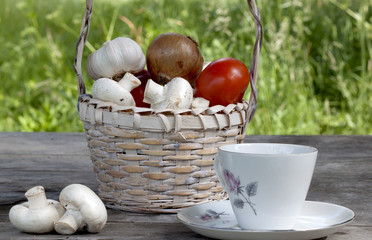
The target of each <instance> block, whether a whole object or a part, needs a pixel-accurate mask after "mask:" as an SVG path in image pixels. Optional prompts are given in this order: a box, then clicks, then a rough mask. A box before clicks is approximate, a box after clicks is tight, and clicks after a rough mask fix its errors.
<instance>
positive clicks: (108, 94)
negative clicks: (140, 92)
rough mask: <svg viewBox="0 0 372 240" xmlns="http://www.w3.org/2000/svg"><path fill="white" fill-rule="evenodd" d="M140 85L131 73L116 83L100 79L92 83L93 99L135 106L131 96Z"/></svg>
mask: <svg viewBox="0 0 372 240" xmlns="http://www.w3.org/2000/svg"><path fill="white" fill-rule="evenodd" d="M139 85H141V81H140V80H139V79H138V78H137V77H135V76H134V75H133V74H131V73H126V74H125V75H124V77H123V78H122V79H121V80H120V81H119V82H116V81H115V80H112V79H108V78H100V79H98V80H96V81H95V82H94V83H93V86H92V95H93V98H96V99H100V100H102V101H107V102H113V103H116V104H118V105H122V106H136V103H135V101H134V99H133V96H132V94H131V93H130V92H131V91H132V90H133V89H134V88H136V87H138V86H139Z"/></svg>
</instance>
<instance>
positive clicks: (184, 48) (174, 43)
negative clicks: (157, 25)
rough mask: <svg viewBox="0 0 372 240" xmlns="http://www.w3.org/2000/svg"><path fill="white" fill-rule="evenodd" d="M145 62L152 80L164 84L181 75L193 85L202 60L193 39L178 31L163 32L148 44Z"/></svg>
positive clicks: (201, 66)
mask: <svg viewBox="0 0 372 240" xmlns="http://www.w3.org/2000/svg"><path fill="white" fill-rule="evenodd" d="M146 62H147V70H148V71H149V72H150V74H151V76H152V77H153V80H154V81H156V82H158V83H160V84H163V85H164V84H166V83H167V82H169V81H170V80H172V79H173V78H175V77H182V78H184V79H186V80H187V81H189V82H190V84H191V85H192V86H194V85H195V82H196V79H197V77H198V76H199V74H200V72H201V71H202V69H203V62H204V60H203V57H202V55H201V53H200V51H199V48H198V43H197V42H196V41H195V40H194V39H192V38H191V37H189V36H184V35H182V34H179V33H164V34H161V35H159V36H158V37H156V38H155V39H154V40H153V41H152V42H151V44H150V45H149V47H148V49H147V53H146Z"/></svg>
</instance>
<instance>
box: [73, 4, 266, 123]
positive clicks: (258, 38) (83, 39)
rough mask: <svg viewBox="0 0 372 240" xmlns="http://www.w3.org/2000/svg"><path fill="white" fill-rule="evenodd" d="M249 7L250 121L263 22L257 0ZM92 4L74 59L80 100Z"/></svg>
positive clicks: (83, 91) (85, 16)
mask: <svg viewBox="0 0 372 240" xmlns="http://www.w3.org/2000/svg"><path fill="white" fill-rule="evenodd" d="M247 3H248V6H249V9H250V11H251V13H252V15H253V18H254V22H255V29H256V41H255V44H254V50H253V59H252V64H251V69H250V75H251V76H250V77H251V84H250V86H251V96H250V99H249V112H248V122H249V121H250V120H251V119H252V117H253V115H254V113H255V111H256V107H257V87H256V86H257V75H258V62H259V55H260V51H261V47H262V37H263V33H262V24H261V20H260V11H259V9H258V7H257V5H256V2H255V0H247ZM92 4H93V0H86V7H85V12H84V18H83V23H82V25H81V29H80V36H79V39H78V42H77V45H76V55H75V59H74V70H75V73H76V76H77V87H78V92H79V100H80V98H81V97H82V96H84V95H86V89H85V85H84V80H83V74H82V71H81V61H82V57H83V50H84V46H85V42H86V41H87V37H88V33H89V26H90V18H91V15H92V7H93V6H92Z"/></svg>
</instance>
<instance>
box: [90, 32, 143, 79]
mask: <svg viewBox="0 0 372 240" xmlns="http://www.w3.org/2000/svg"><path fill="white" fill-rule="evenodd" d="M145 64H146V58H145V55H144V54H143V52H142V49H141V47H140V46H139V45H138V44H137V43H136V42H135V41H133V40H132V39H130V38H126V37H118V38H115V39H114V40H111V41H107V42H105V43H104V44H103V45H102V47H101V48H100V49H98V50H97V51H95V52H93V53H91V54H90V55H89V56H88V59H87V72H88V75H89V76H90V77H91V78H92V79H94V80H97V79H99V78H111V79H114V78H117V77H118V76H120V75H123V74H125V73H126V72H130V73H136V72H140V71H142V70H143V69H144V67H145Z"/></svg>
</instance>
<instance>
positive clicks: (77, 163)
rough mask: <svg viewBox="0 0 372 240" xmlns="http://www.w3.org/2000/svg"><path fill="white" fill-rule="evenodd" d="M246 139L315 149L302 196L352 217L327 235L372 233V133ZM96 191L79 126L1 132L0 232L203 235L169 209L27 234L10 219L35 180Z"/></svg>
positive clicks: (341, 237) (17, 235) (340, 238)
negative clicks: (77, 229) (95, 225)
mask: <svg viewBox="0 0 372 240" xmlns="http://www.w3.org/2000/svg"><path fill="white" fill-rule="evenodd" d="M246 142H278V143H295V144H305V145H311V146H314V147H316V148H318V150H319V156H318V161H317V164H316V168H315V173H314V177H313V181H312V184H311V187H310V191H309V194H308V197H307V199H308V200H314V201H323V202H329V203H335V204H339V205H342V206H345V207H348V208H350V209H352V210H353V211H354V212H355V214H356V217H355V219H354V220H353V221H352V222H351V223H349V224H348V225H347V226H345V227H344V228H342V229H341V231H339V232H337V233H335V234H333V235H331V236H329V237H328V238H327V239H329V240H336V239H337V240H346V239H347V240H353V239H355V240H367V239H368V240H370V239H372V136H247V137H246ZM71 183H81V184H85V185H87V186H88V187H90V188H91V189H93V190H96V186H95V175H94V173H93V171H92V165H91V161H90V158H89V152H88V148H87V143H86V139H85V135H84V134H83V133H13V132H9V133H7V132H2V133H0V239H1V240H2V239H23V240H25V239H96V240H98V239H101V240H103V239H151V238H152V239H207V238H205V237H203V236H201V235H198V234H196V233H194V232H192V231H191V230H189V229H188V228H187V227H185V226H184V225H183V224H181V223H180V222H179V221H178V220H177V218H176V216H175V214H136V213H129V212H121V211H116V210H111V209H109V210H108V214H109V217H108V222H107V224H106V226H105V228H104V229H103V231H102V232H101V233H99V234H79V235H72V236H62V235H58V234H56V233H51V234H43V235H34V234H26V233H22V232H20V231H18V230H17V229H15V228H14V227H13V226H12V225H11V224H10V222H9V219H8V212H9V209H10V207H11V206H13V205H14V204H16V203H19V202H20V201H24V200H25V198H24V193H25V191H27V190H28V189H29V188H31V187H33V186H36V185H42V186H44V187H45V189H46V192H47V197H48V198H50V199H56V200H57V199H58V194H59V192H60V191H61V190H62V188H63V187H65V186H66V185H68V184H71Z"/></svg>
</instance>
